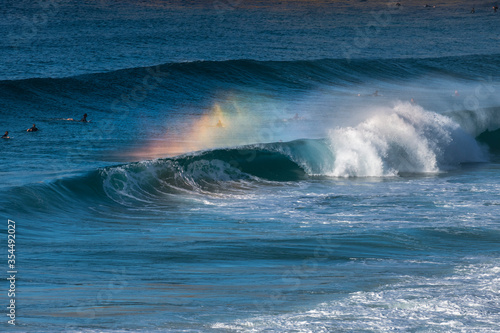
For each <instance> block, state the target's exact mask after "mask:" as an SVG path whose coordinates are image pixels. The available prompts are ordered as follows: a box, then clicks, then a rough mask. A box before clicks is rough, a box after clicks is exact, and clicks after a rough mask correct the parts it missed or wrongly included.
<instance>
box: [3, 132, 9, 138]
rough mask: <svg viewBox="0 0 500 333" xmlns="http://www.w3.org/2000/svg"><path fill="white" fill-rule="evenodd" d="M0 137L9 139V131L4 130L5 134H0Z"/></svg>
mask: <svg viewBox="0 0 500 333" xmlns="http://www.w3.org/2000/svg"><path fill="white" fill-rule="evenodd" d="M2 139H10V137H9V132H7V131H5V134H4V135H2Z"/></svg>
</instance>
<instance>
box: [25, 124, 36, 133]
mask: <svg viewBox="0 0 500 333" xmlns="http://www.w3.org/2000/svg"><path fill="white" fill-rule="evenodd" d="M36 131H38V128H37V127H36V125H35V124H33V127H31V128H28V129H27V130H26V132H36Z"/></svg>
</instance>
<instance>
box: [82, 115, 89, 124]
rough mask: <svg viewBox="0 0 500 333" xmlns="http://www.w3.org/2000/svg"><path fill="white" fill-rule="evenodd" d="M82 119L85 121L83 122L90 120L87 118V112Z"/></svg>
mask: <svg viewBox="0 0 500 333" xmlns="http://www.w3.org/2000/svg"><path fill="white" fill-rule="evenodd" d="M80 121H81V122H83V123H87V122H88V120H87V114H86V113H85V114H84V115H83V118H82V120H80Z"/></svg>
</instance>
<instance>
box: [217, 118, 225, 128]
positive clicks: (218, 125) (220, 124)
mask: <svg viewBox="0 0 500 333" xmlns="http://www.w3.org/2000/svg"><path fill="white" fill-rule="evenodd" d="M215 127H224V125H223V124H222V121H221V120H220V119H219V122H218V123H217V125H215Z"/></svg>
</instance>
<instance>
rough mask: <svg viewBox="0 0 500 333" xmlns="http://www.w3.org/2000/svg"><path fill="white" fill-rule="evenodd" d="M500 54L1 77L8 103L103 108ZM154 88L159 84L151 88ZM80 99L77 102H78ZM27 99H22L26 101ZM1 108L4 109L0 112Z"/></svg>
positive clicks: (200, 64) (488, 61)
mask: <svg viewBox="0 0 500 333" xmlns="http://www.w3.org/2000/svg"><path fill="white" fill-rule="evenodd" d="M499 59H500V55H476V56H461V57H444V58H429V59H415V58H408V59H379V60H352V61H348V60H343V59H322V60H309V61H254V60H227V61H196V62H185V63H168V64H163V65H159V66H155V67H144V68H142V67H141V68H132V69H124V70H118V71H113V72H108V73H99V74H87V75H80V76H75V77H69V78H34V79H24V80H6V81H5V80H4V81H0V102H1V103H3V104H5V105H6V106H11V107H17V108H19V107H21V106H23V105H26V104H28V105H36V106H37V107H44V106H50V107H52V108H54V107H57V106H58V105H64V104H65V103H72V104H74V105H73V106H74V107H75V108H78V107H79V106H80V105H81V106H85V107H87V108H89V107H90V108H92V107H94V106H95V107H96V108H100V107H101V106H102V103H103V102H107V103H111V102H112V100H113V99H115V98H116V97H119V96H121V95H122V94H124V93H130V92H131V91H134V89H136V90H137V91H136V93H137V94H139V95H141V94H147V101H148V102H149V103H157V102H159V101H160V102H161V101H166V100H168V99H169V97H170V96H172V94H175V95H176V96H183V95H189V96H190V97H191V98H192V97H193V96H196V95H197V94H203V93H204V92H207V91H214V90H217V89H223V88H235V87H245V86H250V87H259V88H260V89H263V90H269V91H276V89H277V87H279V88H280V89H284V88H285V89H292V90H307V89H310V88H311V87H315V86H317V85H320V84H333V85H340V86H352V85H356V84H361V83H364V82H366V81H367V80H379V81H398V82H404V81H408V82H411V81H413V80H415V79H417V78H419V77H423V76H426V75H427V76H429V75H446V76H448V77H452V78H461V79H474V78H484V77H491V76H492V75H495V73H499V72H500V61H499ZM151 88H154V89H151ZM74 101H76V102H74ZM20 103H21V104H20ZM0 112H1V111H0Z"/></svg>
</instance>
